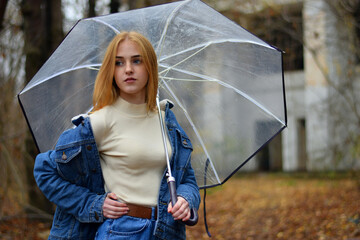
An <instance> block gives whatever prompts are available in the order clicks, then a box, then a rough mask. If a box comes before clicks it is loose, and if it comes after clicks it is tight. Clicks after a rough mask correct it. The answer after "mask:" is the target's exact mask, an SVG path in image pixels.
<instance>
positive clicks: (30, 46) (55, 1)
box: [21, 0, 64, 212]
mask: <svg viewBox="0 0 360 240" xmlns="http://www.w3.org/2000/svg"><path fill="white" fill-rule="evenodd" d="M59 9H61V0H33V1H26V0H23V1H22V2H21V12H22V15H23V19H24V24H23V31H24V55H25V56H26V62H25V82H26V83H27V82H29V81H30V80H31V79H32V77H33V76H34V75H35V74H36V72H37V71H38V70H39V69H40V67H41V66H42V65H43V64H44V63H45V61H46V60H47V58H48V57H49V56H50V55H51V53H52V52H53V51H54V50H55V49H56V47H57V46H58V45H59V43H60V42H61V41H62V39H63V37H64V34H63V26H62V21H63V15H62V11H59ZM25 146H26V155H28V156H29V158H30V159H31V160H30V159H29V158H28V159H27V160H26V161H25V166H26V171H25V174H26V183H27V185H28V195H29V198H28V199H29V203H30V205H31V206H35V207H36V208H40V209H44V210H46V211H47V212H51V211H52V207H51V205H50V204H49V202H48V201H47V200H46V198H45V197H44V196H43V195H42V194H41V193H40V191H39V189H38V188H37V186H36V183H35V180H34V177H33V167H34V159H35V157H36V155H37V153H38V151H37V149H36V147H35V145H34V141H33V139H32V136H31V134H30V133H28V136H27V138H26V141H25Z"/></svg>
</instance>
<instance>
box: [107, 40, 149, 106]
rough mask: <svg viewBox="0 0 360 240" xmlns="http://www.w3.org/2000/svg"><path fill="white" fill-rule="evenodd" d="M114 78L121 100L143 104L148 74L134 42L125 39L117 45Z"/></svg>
mask: <svg viewBox="0 0 360 240" xmlns="http://www.w3.org/2000/svg"><path fill="white" fill-rule="evenodd" d="M114 78H115V82H116V85H117V86H118V87H119V89H120V97H121V98H123V99H124V100H126V101H128V102H130V103H134V104H141V103H145V96H146V84H147V82H148V79H149V74H148V72H147V70H146V67H145V64H144V62H143V58H142V56H141V53H140V49H139V47H138V45H137V44H136V43H135V42H133V41H131V40H128V39H125V40H124V41H122V42H121V43H120V44H119V46H118V48H117V52H116V59H115V72H114Z"/></svg>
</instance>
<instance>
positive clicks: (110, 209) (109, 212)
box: [103, 193, 129, 219]
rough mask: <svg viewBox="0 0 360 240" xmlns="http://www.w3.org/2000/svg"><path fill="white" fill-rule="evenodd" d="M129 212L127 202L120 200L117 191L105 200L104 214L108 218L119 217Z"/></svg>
mask: <svg viewBox="0 0 360 240" xmlns="http://www.w3.org/2000/svg"><path fill="white" fill-rule="evenodd" d="M128 212H129V208H128V207H127V205H126V204H125V203H122V202H119V201H118V198H117V196H116V194H115V193H109V194H108V195H107V196H106V198H105V201H104V205H103V215H104V217H106V218H112V219H115V218H119V217H121V216H123V215H125V214H127V213H128Z"/></svg>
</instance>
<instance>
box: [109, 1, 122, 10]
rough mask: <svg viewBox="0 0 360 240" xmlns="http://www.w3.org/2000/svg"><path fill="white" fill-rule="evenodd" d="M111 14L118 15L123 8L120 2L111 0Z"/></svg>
mask: <svg viewBox="0 0 360 240" xmlns="http://www.w3.org/2000/svg"><path fill="white" fill-rule="evenodd" d="M109 6H110V13H117V12H119V9H120V7H121V3H120V0H111V1H110V4H109Z"/></svg>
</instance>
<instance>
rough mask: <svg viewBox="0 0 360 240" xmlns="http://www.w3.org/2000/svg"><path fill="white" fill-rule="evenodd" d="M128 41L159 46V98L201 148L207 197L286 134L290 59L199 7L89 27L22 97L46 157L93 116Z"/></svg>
mask: <svg viewBox="0 0 360 240" xmlns="http://www.w3.org/2000/svg"><path fill="white" fill-rule="evenodd" d="M121 31H137V32H139V33H141V34H143V35H144V36H146V37H147V38H148V39H149V40H150V41H151V43H152V44H153V46H154V48H155V50H156V53H157V56H158V64H159V75H160V83H159V91H160V98H167V99H170V100H171V101H172V102H174V105H175V107H174V108H173V111H174V113H175V115H176V116H177V119H178V121H179V122H180V124H181V126H182V127H183V128H184V130H185V131H186V133H187V134H188V135H189V137H190V139H191V141H192V144H193V148H194V151H193V155H192V160H191V164H192V167H193V168H194V170H195V175H196V178H197V181H198V184H199V186H200V187H202V188H206V187H211V186H216V185H219V184H222V183H224V182H225V181H226V180H227V179H228V178H229V177H230V176H231V175H233V174H234V173H235V172H236V171H237V170H238V169H240V168H241V167H242V166H243V165H244V164H245V163H246V162H247V161H248V160H249V159H251V158H252V157H253V156H254V155H255V153H256V152H258V151H259V150H260V149H261V148H262V147H263V146H264V145H265V144H267V143H268V142H269V141H270V140H271V139H272V138H273V137H274V136H275V135H277V134H278V133H280V132H281V130H282V129H284V128H285V127H286V124H287V120H286V105H285V92H284V81H283V69H282V52H281V51H280V50H279V49H277V48H275V47H273V46H271V45H269V44H267V43H266V42H264V41H262V40H260V39H259V38H257V37H256V36H254V35H252V34H251V33H249V32H248V31H247V30H245V29H243V28H242V27H240V26H239V25H237V24H235V23H234V22H232V21H230V20H229V19H227V18H226V17H224V16H223V15H221V14H220V13H218V12H216V11H215V10H214V9H212V8H211V7H209V6H207V5H206V4H204V3H203V2H201V1H199V0H189V1H179V2H174V3H169V4H164V5H159V6H155V7H149V8H143V9H138V10H132V11H127V12H121V13H116V14H110V15H106V16H100V17H95V18H88V19H82V20H80V21H79V22H78V23H77V24H76V25H75V26H74V27H73V28H72V30H71V31H70V32H69V33H68V35H67V36H66V38H65V39H64V40H63V42H62V43H61V44H60V46H59V47H58V48H57V49H56V51H55V52H54V53H53V54H52V56H51V57H50V58H49V59H48V60H47V62H46V63H45V64H44V65H43V66H42V68H41V69H40V70H39V72H38V73H37V74H36V75H35V76H34V77H33V79H32V80H31V81H30V82H29V84H28V85H27V86H26V87H25V88H24V89H23V90H22V91H21V92H20V93H19V95H18V98H19V102H20V104H21V106H22V109H23V112H24V115H25V116H26V119H27V121H28V124H29V127H30V129H31V132H32V134H33V136H34V139H35V142H36V144H37V146H38V148H39V150H40V151H41V152H44V151H47V150H49V149H52V148H53V147H54V146H55V144H56V140H57V138H58V137H59V135H60V134H61V133H62V132H63V131H64V130H65V129H68V128H71V127H72V123H71V121H70V119H71V118H72V117H73V116H75V115H78V114H81V113H86V112H88V111H89V110H90V109H91V106H92V91H93V87H94V81H95V78H96V74H97V72H98V69H99V67H100V65H101V62H102V59H103V56H104V54H105V50H106V48H107V45H108V43H109V42H110V41H111V40H112V38H113V37H114V36H115V35H116V34H117V33H119V32H121Z"/></svg>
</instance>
